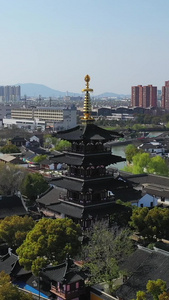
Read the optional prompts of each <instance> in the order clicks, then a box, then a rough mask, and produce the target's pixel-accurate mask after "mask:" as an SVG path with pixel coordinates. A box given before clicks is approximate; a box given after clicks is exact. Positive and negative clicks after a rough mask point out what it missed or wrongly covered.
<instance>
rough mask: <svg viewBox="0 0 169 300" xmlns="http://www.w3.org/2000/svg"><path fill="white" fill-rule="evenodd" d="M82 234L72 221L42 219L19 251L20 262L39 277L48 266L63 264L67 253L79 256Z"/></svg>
mask: <svg viewBox="0 0 169 300" xmlns="http://www.w3.org/2000/svg"><path fill="white" fill-rule="evenodd" d="M80 234H81V230H80V226H79V225H76V224H75V223H74V222H73V221H72V220H71V219H67V218H65V219H45V218H44V219H41V220H40V221H39V222H38V223H37V224H36V225H35V227H34V228H33V229H32V230H31V231H30V232H29V233H28V234H27V236H26V239H25V241H24V242H23V244H22V245H21V246H20V247H19V248H18V249H17V254H18V255H19V262H20V264H21V265H23V266H24V267H25V269H26V270H30V269H31V270H32V272H33V273H34V274H35V275H37V274H38V272H39V270H40V269H41V268H42V267H45V266H46V265H47V264H49V263H52V264H56V263H61V262H63V261H64V260H65V257H66V254H67V253H69V254H70V255H71V256H72V257H73V256H74V255H75V254H77V252H78V250H79V247H80V241H79V236H80Z"/></svg>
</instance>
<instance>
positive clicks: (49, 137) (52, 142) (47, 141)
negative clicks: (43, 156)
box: [44, 134, 59, 148]
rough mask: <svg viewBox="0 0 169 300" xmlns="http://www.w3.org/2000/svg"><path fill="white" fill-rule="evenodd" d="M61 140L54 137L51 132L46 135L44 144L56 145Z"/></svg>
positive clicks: (48, 145) (48, 146)
mask: <svg viewBox="0 0 169 300" xmlns="http://www.w3.org/2000/svg"><path fill="white" fill-rule="evenodd" d="M58 142H59V139H58V138H56V137H53V136H52V135H51V134H45V135H44V146H45V147H47V148H51V147H53V146H54V147H55V146H56V145H57V144H58Z"/></svg>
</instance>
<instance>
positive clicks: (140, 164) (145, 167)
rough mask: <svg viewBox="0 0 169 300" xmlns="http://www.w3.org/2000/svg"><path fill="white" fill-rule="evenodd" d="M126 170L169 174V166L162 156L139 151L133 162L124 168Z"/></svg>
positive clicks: (135, 172)
mask: <svg viewBox="0 0 169 300" xmlns="http://www.w3.org/2000/svg"><path fill="white" fill-rule="evenodd" d="M124 170H125V171H128V172H131V173H133V174H142V173H149V174H158V175H162V176H168V174H169V171H168V166H167V163H166V161H165V160H164V159H163V158H162V157H160V156H158V155H157V156H155V157H151V156H150V154H149V153H145V152H144V153H137V154H136V155H134V156H133V158H132V164H131V165H129V166H126V167H125V168H124Z"/></svg>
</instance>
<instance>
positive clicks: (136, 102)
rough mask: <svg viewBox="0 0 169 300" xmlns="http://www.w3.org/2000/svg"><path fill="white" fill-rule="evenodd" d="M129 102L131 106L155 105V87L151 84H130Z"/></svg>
mask: <svg viewBox="0 0 169 300" xmlns="http://www.w3.org/2000/svg"><path fill="white" fill-rule="evenodd" d="M131 103H132V106H133V107H135V106H139V107H143V108H147V107H157V87H156V86H152V85H147V86H142V85H138V86H132V88H131Z"/></svg>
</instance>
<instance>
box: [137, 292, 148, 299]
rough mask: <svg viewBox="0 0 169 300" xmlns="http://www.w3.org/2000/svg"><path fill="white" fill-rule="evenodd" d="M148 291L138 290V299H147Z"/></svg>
mask: <svg viewBox="0 0 169 300" xmlns="http://www.w3.org/2000/svg"><path fill="white" fill-rule="evenodd" d="M146 299H147V297H146V293H145V292H143V291H138V292H137V294H136V300H146Z"/></svg>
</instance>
